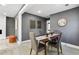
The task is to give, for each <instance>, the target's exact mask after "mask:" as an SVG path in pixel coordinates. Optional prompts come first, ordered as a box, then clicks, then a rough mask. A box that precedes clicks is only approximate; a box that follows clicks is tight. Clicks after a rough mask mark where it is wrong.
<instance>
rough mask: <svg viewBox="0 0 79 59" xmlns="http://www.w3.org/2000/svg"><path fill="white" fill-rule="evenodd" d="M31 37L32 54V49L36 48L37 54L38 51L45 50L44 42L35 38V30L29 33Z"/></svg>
mask: <svg viewBox="0 0 79 59" xmlns="http://www.w3.org/2000/svg"><path fill="white" fill-rule="evenodd" d="M29 38H30V40H31V50H30V54H31V53H32V50H34V51H35V52H36V55H38V52H40V51H42V50H44V51H45V45H44V44H42V43H38V41H37V40H36V38H35V33H34V32H30V33H29Z"/></svg>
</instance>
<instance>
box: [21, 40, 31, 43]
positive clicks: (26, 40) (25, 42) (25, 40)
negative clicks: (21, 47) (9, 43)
mask: <svg viewBox="0 0 79 59" xmlns="http://www.w3.org/2000/svg"><path fill="white" fill-rule="evenodd" d="M30 41H31V40H25V41H22V42H21V43H27V42H30Z"/></svg>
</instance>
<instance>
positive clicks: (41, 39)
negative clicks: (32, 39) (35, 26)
mask: <svg viewBox="0 0 79 59" xmlns="http://www.w3.org/2000/svg"><path fill="white" fill-rule="evenodd" d="M56 35H58V34H53V35H48V36H47V35H42V36H38V37H36V40H37V41H38V42H41V43H43V44H45V55H46V54H47V52H46V43H47V42H48V41H49V40H50V37H52V36H56Z"/></svg>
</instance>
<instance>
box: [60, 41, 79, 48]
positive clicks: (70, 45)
mask: <svg viewBox="0 0 79 59" xmlns="http://www.w3.org/2000/svg"><path fill="white" fill-rule="evenodd" d="M61 44H62V45H66V46H68V47H72V48H76V49H79V46H76V45H73V44H69V43H64V42H62V43H61Z"/></svg>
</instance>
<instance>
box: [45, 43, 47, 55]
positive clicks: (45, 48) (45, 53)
mask: <svg viewBox="0 0 79 59" xmlns="http://www.w3.org/2000/svg"><path fill="white" fill-rule="evenodd" d="M45 55H47V52H46V43H45Z"/></svg>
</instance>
